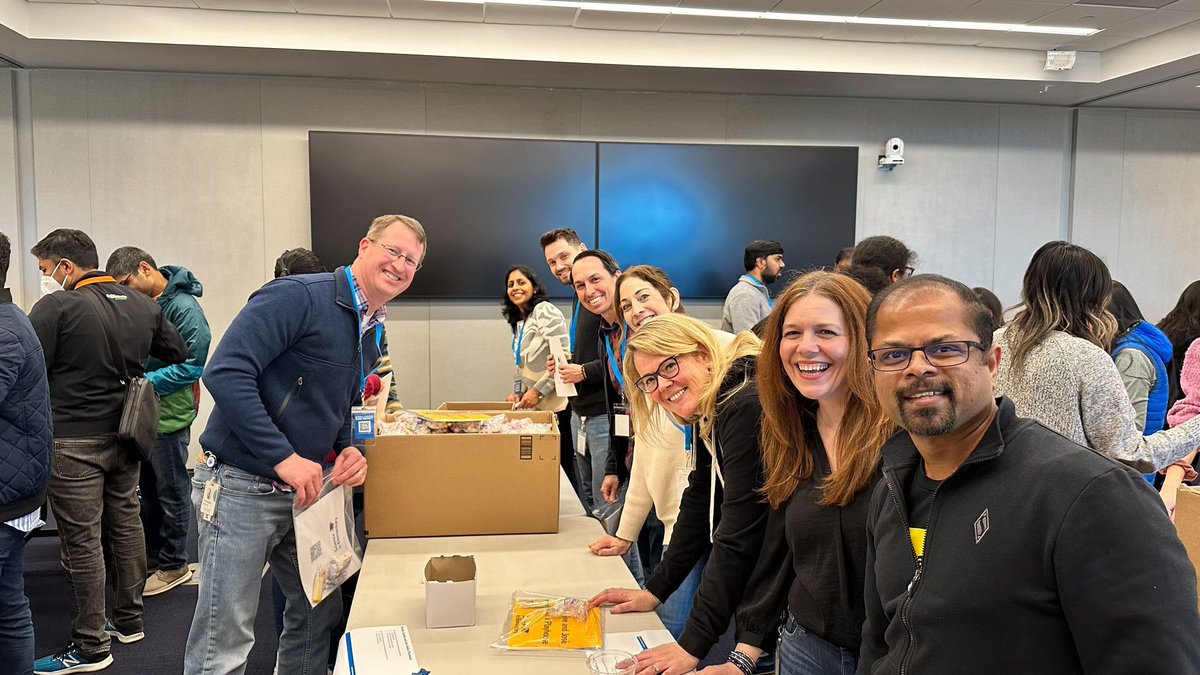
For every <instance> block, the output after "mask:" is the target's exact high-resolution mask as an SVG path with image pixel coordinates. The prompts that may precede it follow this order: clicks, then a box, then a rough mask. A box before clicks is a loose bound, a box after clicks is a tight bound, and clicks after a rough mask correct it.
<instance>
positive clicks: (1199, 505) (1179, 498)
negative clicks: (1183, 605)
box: [1175, 485, 1200, 602]
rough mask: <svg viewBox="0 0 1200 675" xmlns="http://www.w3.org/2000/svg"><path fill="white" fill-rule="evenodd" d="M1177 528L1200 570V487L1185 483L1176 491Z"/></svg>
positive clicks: (1180, 538)
mask: <svg viewBox="0 0 1200 675" xmlns="http://www.w3.org/2000/svg"><path fill="white" fill-rule="evenodd" d="M1175 530H1176V531H1177V532H1178V533H1179V540H1180V541H1182V542H1183V547H1184V548H1186V549H1187V554H1188V559H1189V560H1191V561H1192V565H1193V566H1194V567H1195V568H1196V569H1197V570H1200V488H1196V487H1188V486H1186V485H1185V486H1181V487H1180V488H1179V492H1177V493H1175ZM1197 601H1198V602H1200V599H1198V600H1197Z"/></svg>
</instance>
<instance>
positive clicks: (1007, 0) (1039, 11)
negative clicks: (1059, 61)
mask: <svg viewBox="0 0 1200 675" xmlns="http://www.w3.org/2000/svg"><path fill="white" fill-rule="evenodd" d="M1066 6H1067V3H1054V4H1052V3H1048V2H1014V1H1013V0H983V2H977V3H975V4H973V5H971V6H970V7H967V8H966V9H964V10H962V11H961V12H958V13H956V14H954V15H952V16H950V17H949V19H950V20H951V21H986V22H989V23H1026V22H1028V21H1034V20H1036V19H1040V18H1042V17H1043V16H1046V15H1047V14H1052V13H1054V12H1057V11H1058V10H1060V9H1062V8H1064V7H1066Z"/></svg>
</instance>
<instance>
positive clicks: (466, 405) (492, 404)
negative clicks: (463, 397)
mask: <svg viewBox="0 0 1200 675" xmlns="http://www.w3.org/2000/svg"><path fill="white" fill-rule="evenodd" d="M437 409H438V410H503V411H508V410H512V404H511V403H508V402H507V401H446V402H445V403H443V404H441V405H439V406H438V407H437Z"/></svg>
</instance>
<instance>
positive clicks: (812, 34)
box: [742, 19, 841, 38]
mask: <svg viewBox="0 0 1200 675" xmlns="http://www.w3.org/2000/svg"><path fill="white" fill-rule="evenodd" d="M840 25H841V24H836V23H809V22H807V21H773V20H771V19H761V20H759V21H755V22H754V24H753V25H751V26H750V27H749V28H747V29H746V30H745V31H743V32H742V35H767V36H771V37H798V38H819V37H821V36H822V35H824V34H826V33H828V32H829V31H831V30H833V29H834V28H836V27H838V26H840Z"/></svg>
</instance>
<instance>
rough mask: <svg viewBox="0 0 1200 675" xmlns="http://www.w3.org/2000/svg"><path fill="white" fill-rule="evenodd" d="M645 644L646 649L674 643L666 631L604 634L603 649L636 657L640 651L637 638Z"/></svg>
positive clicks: (640, 646)
mask: <svg viewBox="0 0 1200 675" xmlns="http://www.w3.org/2000/svg"><path fill="white" fill-rule="evenodd" d="M639 637H640V638H642V640H643V641H645V643H646V649H649V648H651V647H657V646H659V645H665V644H669V643H671V642H674V641H675V638H673V637H671V631H668V630H639V631H637V632H634V633H605V634H604V648H605V649H617V650H620V651H623V652H628V653H630V654H633V655H634V656H637V655H638V654H639V653H641V651H642V645H641V643H640V642H638V638H639Z"/></svg>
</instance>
